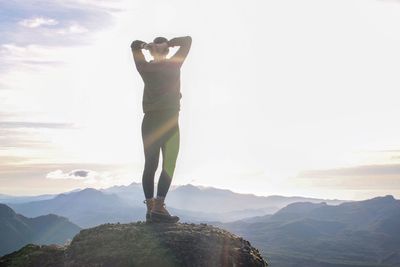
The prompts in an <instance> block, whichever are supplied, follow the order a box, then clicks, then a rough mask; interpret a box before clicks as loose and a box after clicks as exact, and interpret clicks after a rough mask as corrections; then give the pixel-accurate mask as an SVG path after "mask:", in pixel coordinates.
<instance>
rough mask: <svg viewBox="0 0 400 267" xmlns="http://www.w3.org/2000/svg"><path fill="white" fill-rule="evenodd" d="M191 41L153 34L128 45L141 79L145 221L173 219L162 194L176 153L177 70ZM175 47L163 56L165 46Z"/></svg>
mask: <svg viewBox="0 0 400 267" xmlns="http://www.w3.org/2000/svg"><path fill="white" fill-rule="evenodd" d="M191 44H192V38H191V37H190V36H184V37H177V38H173V39H171V40H169V41H168V40H167V39H166V38H164V37H157V38H155V39H154V40H153V42H152V43H149V44H147V43H145V42H143V41H140V40H135V41H133V42H132V44H131V49H132V53H133V58H134V60H135V65H136V69H137V70H138V72H139V73H140V75H141V77H142V79H143V82H144V91H143V100H142V107H143V112H144V117H143V121H142V129H141V130H142V138H143V147H144V155H145V166H144V171H143V177H142V185H143V191H144V195H145V198H146V200H144V203H146V204H147V213H146V221H147V222H150V221H152V222H177V221H179V217H178V216H174V215H171V214H170V213H169V212H168V211H167V209H166V208H165V203H164V200H165V197H166V195H167V192H168V190H169V187H170V185H171V181H172V176H173V174H174V170H175V164H176V160H177V157H178V152H179V123H178V119H179V111H180V99H181V97H182V94H181V92H180V69H181V66H182V64H183V62H184V60H185V58H186V56H187V55H188V53H189V50H190V47H191ZM174 46H179V49H178V51H177V52H176V53H175V55H173V56H172V57H170V58H167V55H168V53H169V47H174ZM142 49H146V50H149V51H150V54H151V56H152V57H153V60H151V61H150V62H147V61H146V59H145V57H144V55H143V53H142ZM160 150H161V151H162V155H163V163H162V171H161V175H160V178H159V181H158V185H157V197H156V198H154V175H155V172H156V170H157V167H158V161H159V157H160Z"/></svg>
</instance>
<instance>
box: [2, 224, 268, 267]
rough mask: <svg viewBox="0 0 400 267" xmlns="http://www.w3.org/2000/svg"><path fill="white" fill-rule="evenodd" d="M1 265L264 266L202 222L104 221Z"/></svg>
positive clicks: (236, 240)
mask: <svg viewBox="0 0 400 267" xmlns="http://www.w3.org/2000/svg"><path fill="white" fill-rule="evenodd" d="M3 266H42V267H45V266H52V267H58V266H85V267H89V266H103V267H106V266H113V267H114V266H146V267H151V266H157V267H169V266H171V267H175V266H190V267H196V266H198V267H200V266H201V267H203V266H204V267H212V266H218V267H220V266H246V267H251V266H267V263H266V262H265V261H264V259H263V258H262V257H261V255H260V253H259V251H258V250H257V249H256V248H254V247H252V246H251V245H250V243H249V242H248V241H246V240H244V239H242V238H241V237H238V236H236V235H234V234H231V233H230V232H228V231H226V230H222V229H220V228H217V227H214V226H211V225H207V224H189V223H177V224H162V223H160V224H146V223H144V222H136V223H129V224H119V223H117V224H103V225H100V226H97V227H94V228H90V229H84V230H82V231H81V232H80V233H79V234H78V235H76V236H75V237H74V238H73V240H72V242H71V243H70V244H69V245H68V246H55V245H53V246H38V245H32V244H30V245H27V246H25V247H23V248H22V249H20V250H19V251H16V252H13V253H11V254H8V255H6V256H4V257H2V258H0V267H3Z"/></svg>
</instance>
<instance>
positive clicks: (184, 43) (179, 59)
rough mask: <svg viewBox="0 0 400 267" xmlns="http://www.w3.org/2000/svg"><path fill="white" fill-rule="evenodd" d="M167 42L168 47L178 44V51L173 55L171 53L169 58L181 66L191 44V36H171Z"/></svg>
mask: <svg viewBox="0 0 400 267" xmlns="http://www.w3.org/2000/svg"><path fill="white" fill-rule="evenodd" d="M167 43H168V46H169V47H174V46H180V47H179V49H178V51H176V53H175V55H173V56H172V57H171V58H170V60H171V61H172V62H174V63H177V64H179V66H181V65H182V64H183V61H185V58H186V56H187V55H188V54H189V51H190V47H191V45H192V37H190V36H183V37H176V38H172V39H171V40H169V41H168V42H167Z"/></svg>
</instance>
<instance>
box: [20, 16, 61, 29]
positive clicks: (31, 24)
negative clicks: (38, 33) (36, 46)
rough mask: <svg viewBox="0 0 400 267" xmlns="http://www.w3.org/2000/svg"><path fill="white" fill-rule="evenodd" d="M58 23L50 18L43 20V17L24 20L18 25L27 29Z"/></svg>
mask: <svg viewBox="0 0 400 267" xmlns="http://www.w3.org/2000/svg"><path fill="white" fill-rule="evenodd" d="M57 24H58V21H57V20H55V19H52V18H44V17H36V18H31V19H24V20H21V21H20V22H19V25H22V26H24V27H28V28H37V27H40V26H43V25H45V26H52V25H57Z"/></svg>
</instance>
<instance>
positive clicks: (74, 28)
mask: <svg viewBox="0 0 400 267" xmlns="http://www.w3.org/2000/svg"><path fill="white" fill-rule="evenodd" d="M88 31H89V30H88V29H87V28H85V27H83V26H81V25H79V24H72V25H70V26H69V27H66V28H63V29H60V30H58V31H57V33H59V34H79V33H86V32H88Z"/></svg>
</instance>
